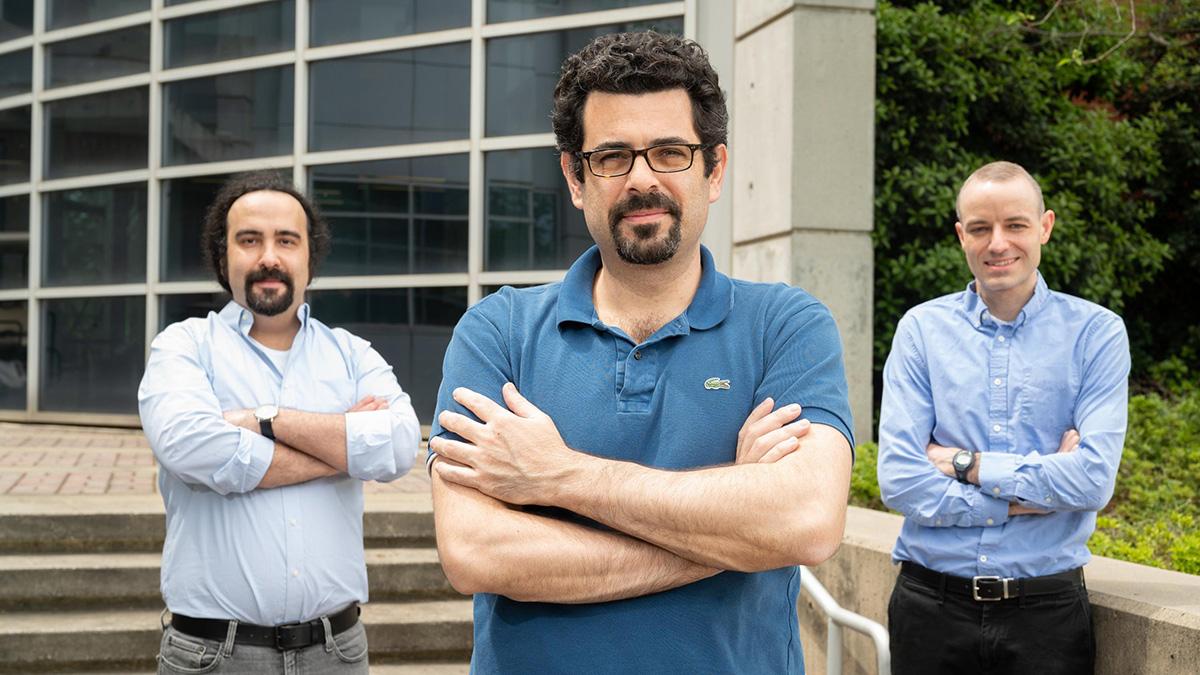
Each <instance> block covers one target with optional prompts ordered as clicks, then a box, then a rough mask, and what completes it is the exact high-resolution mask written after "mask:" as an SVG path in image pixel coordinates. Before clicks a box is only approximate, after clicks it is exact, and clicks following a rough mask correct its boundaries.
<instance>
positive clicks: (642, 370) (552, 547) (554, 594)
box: [430, 32, 853, 673]
mask: <svg viewBox="0 0 1200 675" xmlns="http://www.w3.org/2000/svg"><path fill="white" fill-rule="evenodd" d="M553 122H554V131H555V134H556V136H557V143H558V150H559V153H560V164H561V169H562V173H563V177H564V179H565V180H566V183H567V186H568V187H569V189H570V194H571V199H572V201H573V203H574V205H575V206H576V207H577V208H580V209H582V210H583V212H584V216H585V220H586V221H587V226H588V230H589V231H590V233H591V235H592V238H593V239H594V240H595V242H596V246H594V247H593V248H591V249H590V250H588V251H586V252H585V253H584V254H583V255H582V256H581V257H580V258H579V259H578V260H577V261H576V262H575V264H574V265H573V266H572V267H571V269H570V270H569V271H568V272H567V275H566V278H565V279H564V280H563V281H562V282H561V283H556V284H550V285H548V286H542V287H538V288H531V289H523V290H515V291H514V290H513V289H511V288H506V289H503V290H501V291H500V292H499V293H496V294H493V295H491V296H489V297H487V298H485V299H484V300H483V301H481V302H480V303H478V304H477V305H475V306H474V307H472V308H471V310H470V311H468V312H467V314H466V315H465V316H464V317H463V319H462V320H461V321H460V322H459V324H458V326H457V327H456V328H455V331H454V337H453V339H452V341H451V344H450V346H449V348H448V350H447V353H446V359H445V365H444V379H443V382H442V386H441V391H440V393H439V397H438V410H439V414H438V416H437V419H436V420H435V425H434V427H433V431H432V434H433V438H432V440H431V442H430V445H431V448H432V449H433V451H434V452H435V453H436V455H432V456H431V457H432V459H431V464H430V468H431V472H432V483H433V501H434V518H435V524H436V527H437V539H438V550H439V553H440V556H441V560H442V565H443V567H444V569H445V571H446V574H447V576H448V578H449V579H450V581H451V583H453V584H454V586H455V587H456V588H457V589H459V590H460V591H462V592H465V593H474V594H475V651H474V655H473V659H472V669H473V671H474V672H476V673H540V672H549V673H568V672H633V673H666V672H673V673H674V672H678V673H801V672H803V670H804V663H803V654H802V653H801V649H800V636H799V632H798V622H797V615H796V597H797V592H798V588H799V574H800V570H799V568H798V567H797V565H800V564H816V563H818V562H821V561H822V560H825V559H826V558H828V557H829V556H830V555H832V554H833V552H834V551H835V550H836V549H837V547H838V545H839V544H840V542H841V537H842V530H843V525H844V521H845V509H846V496H847V492H848V489H849V477H850V464H851V459H852V458H851V447H853V443H852V440H851V431H850V429H851V428H853V425H852V423H851V419H850V410H849V404H848V402H847V398H846V381H845V375H844V372H843V364H842V351H841V344H840V341H839V338H838V334H837V328H836V327H835V325H834V322H833V319H832V318H831V316H830V313H829V311H828V310H827V309H826V308H825V307H824V306H823V305H822V304H821V303H820V302H818V301H817V300H816V299H815V298H813V297H812V296H811V295H809V294H807V293H805V292H804V291H802V290H800V289H798V288H790V287H788V286H785V285H782V284H775V285H767V284H755V283H749V282H744V281H738V280H734V279H730V278H729V277H727V276H725V275H723V274H721V273H720V272H718V271H717V270H716V269H715V268H714V265H713V257H712V255H711V254H710V253H709V252H708V250H707V249H705V248H704V247H703V246H701V245H700V235H701V232H702V231H703V229H704V225H705V222H706V220H707V218H708V206H709V204H710V203H712V202H713V201H715V200H716V199H717V198H718V197H719V196H720V193H721V187H722V183H723V180H724V178H725V171H726V167H727V163H728V150H727V148H726V125H727V114H726V109H725V100H724V96H723V95H722V93H721V89H720V86H719V84H718V81H717V75H716V73H715V72H714V71H713V69H712V67H711V65H709V62H708V58H707V56H706V54H705V53H704V50H703V49H701V48H700V46H699V45H697V44H696V43H695V42H692V41H690V40H685V39H682V38H679V37H674V36H668V35H660V34H657V33H652V32H651V33H625V34H615V35H605V36H602V37H599V38H597V39H596V40H594V41H593V42H591V43H590V44H589V45H587V46H586V47H584V48H583V50H582V51H580V52H579V53H577V54H575V55H573V56H571V57H569V58H568V59H567V60H566V62H565V63H564V64H563V68H562V76H561V78H560V80H559V82H558V86H557V87H556V89H555V97H554V111H553Z"/></svg>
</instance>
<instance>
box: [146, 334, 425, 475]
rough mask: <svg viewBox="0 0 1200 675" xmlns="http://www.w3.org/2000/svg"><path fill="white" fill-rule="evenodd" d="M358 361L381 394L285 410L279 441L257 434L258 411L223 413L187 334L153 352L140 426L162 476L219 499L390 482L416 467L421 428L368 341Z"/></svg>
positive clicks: (157, 344)
mask: <svg viewBox="0 0 1200 675" xmlns="http://www.w3.org/2000/svg"><path fill="white" fill-rule="evenodd" d="M360 347H361V351H359V352H357V353H356V354H355V356H356V361H355V362H356V365H357V373H358V378H357V383H356V384H357V389H358V391H359V392H360V393H361V392H373V394H371V393H368V394H367V395H366V396H364V397H363V398H362V399H361V400H360V401H359V402H358V403H357V404H355V405H354V406H352V407H351V408H350V409H349V410H347V411H346V412H345V413H315V412H307V411H301V410H293V409H281V410H280V413H279V416H278V417H277V418H276V419H275V421H274V423H273V425H272V426H273V429H274V432H275V436H276V439H277V440H276V441H271V440H270V439H267V438H266V437H264V436H261V435H260V434H259V433H258V422H257V421H256V420H255V419H254V416H253V413H252V412H251V411H250V410H243V409H233V410H222V407H221V404H220V401H219V400H218V397H217V394H216V392H215V391H214V387H213V384H212V383H211V382H210V379H209V374H208V369H206V368H205V366H204V363H203V362H204V358H203V357H202V356H201V349H200V344H199V341H198V339H197V338H196V337H195V336H194V335H193V334H192V333H191V332H190V331H189V330H188V329H187V328H186V327H185V326H183V325H180V324H176V325H174V326H171V327H169V328H167V329H166V330H165V331H163V332H162V333H161V334H160V335H159V336H158V337H157V338H155V340H154V343H153V344H152V346H151V352H150V359H149V362H148V363H147V364H146V374H145V376H144V377H143V378H142V383H141V386H140V387H139V389H138V403H139V411H140V413H141V419H142V426H143V428H144V430H145V432H146V437H147V439H148V440H149V441H150V446H151V447H152V448H153V449H154V453H155V456H156V457H157V459H158V461H159V463H160V464H161V465H162V467H163V468H164V469H166V470H167V471H170V472H171V473H172V474H174V475H176V476H178V477H179V478H180V479H181V480H183V481H185V482H187V483H191V484H194V485H204V486H207V487H208V488H210V489H212V490H214V491H216V492H218V493H220V494H229V493H242V492H249V491H251V490H254V489H257V488H271V487H280V486H283V485H293V484H296V483H302V482H306V481H309V480H313V479H315V478H321V477H326V476H333V475H338V474H349V475H351V476H353V477H355V478H359V479H362V480H390V479H393V478H396V477H397V476H399V475H402V474H404V473H405V472H406V471H407V470H408V469H409V468H410V467H411V464H412V459H413V456H414V454H415V451H416V448H417V444H418V442H419V433H420V429H419V425H418V422H417V420H416V416H415V415H414V414H413V412H412V407H411V405H409V403H408V397H407V395H405V394H404V393H403V392H402V391H401V390H400V387H399V385H398V384H396V380H395V376H394V375H392V373H391V369H390V367H388V366H387V364H386V363H385V362H384V361H383V359H382V358H381V357H380V356H379V355H378V354H377V353H376V352H375V351H374V350H372V349H370V348H369V347H367V346H366V343H365V342H364V343H363V344H362V345H361V346H360Z"/></svg>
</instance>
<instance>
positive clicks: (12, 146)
mask: <svg viewBox="0 0 1200 675" xmlns="http://www.w3.org/2000/svg"><path fill="white" fill-rule="evenodd" d="M29 123H30V112H29V106H25V107H23V108H9V109H8V110H0V185H5V184H8V183H25V182H28V181H29V135H30V131H29Z"/></svg>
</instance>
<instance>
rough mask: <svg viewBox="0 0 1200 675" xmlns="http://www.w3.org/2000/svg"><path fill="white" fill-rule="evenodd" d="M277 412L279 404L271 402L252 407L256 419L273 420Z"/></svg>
mask: <svg viewBox="0 0 1200 675" xmlns="http://www.w3.org/2000/svg"><path fill="white" fill-rule="evenodd" d="M278 414H279V406H274V405H271V404H267V405H260V406H258V407H257V408H255V409H254V417H255V418H256V419H258V420H260V421H261V420H273V419H275V416H276V415H278Z"/></svg>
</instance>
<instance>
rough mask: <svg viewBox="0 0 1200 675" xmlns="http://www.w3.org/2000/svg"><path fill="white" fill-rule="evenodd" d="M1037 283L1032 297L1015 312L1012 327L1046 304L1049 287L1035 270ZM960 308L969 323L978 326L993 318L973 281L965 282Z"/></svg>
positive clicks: (991, 320) (1033, 314) (990, 321)
mask: <svg viewBox="0 0 1200 675" xmlns="http://www.w3.org/2000/svg"><path fill="white" fill-rule="evenodd" d="M1036 274H1037V283H1036V284H1034V287H1033V297H1031V298H1029V301H1028V302H1026V303H1025V306H1024V307H1022V308H1021V311H1020V312H1019V313H1018V314H1017V318H1016V319H1014V320H1013V322H1012V324H1013V326H1014V327H1016V328H1019V327H1020V326H1021V325H1022V324H1024V323H1025V322H1026V321H1028V320H1029V319H1031V318H1033V317H1034V316H1037V314H1038V313H1039V312H1041V311H1042V308H1043V307H1045V306H1046V301H1047V300H1049V299H1050V287H1049V286H1047V285H1046V280H1045V279H1043V278H1042V273H1041V272H1040V271H1038V272H1036ZM962 309H963V312H964V313H965V314H966V315H967V318H968V319H969V320H970V321H971V325H972V326H974V327H975V328H979V327H980V326H982V325H984V323H988V324H992V323H994V320H993V319H992V315H991V314H990V313H988V308H987V305H985V304H983V299H982V298H980V297H979V293H977V292H975V281H974V280H972V281H971V283H969V284H967V289H966V291H965V292H964V293H963V297H962Z"/></svg>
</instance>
